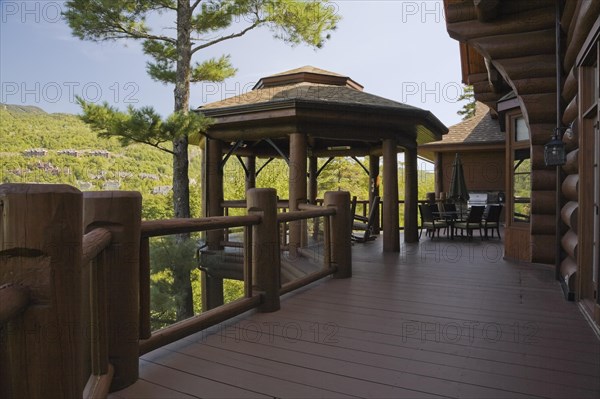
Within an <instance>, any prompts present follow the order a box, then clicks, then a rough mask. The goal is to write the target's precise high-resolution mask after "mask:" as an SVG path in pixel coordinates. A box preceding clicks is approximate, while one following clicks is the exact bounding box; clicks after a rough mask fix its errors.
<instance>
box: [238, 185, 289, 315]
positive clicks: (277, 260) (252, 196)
mask: <svg viewBox="0 0 600 399" xmlns="http://www.w3.org/2000/svg"><path fill="white" fill-rule="evenodd" d="M246 196H247V202H248V213H249V214H258V215H261V217H262V221H261V223H260V224H257V225H255V226H253V227H252V273H253V276H252V282H253V284H254V286H255V287H253V290H254V289H255V290H257V291H260V292H262V293H263V298H262V301H261V302H262V303H261V305H260V307H259V311H261V312H274V311H276V310H279V308H280V301H279V285H280V282H281V278H280V270H281V254H280V248H279V245H280V243H279V238H278V235H279V223H278V222H277V191H276V190H275V189H273V188H253V189H251V190H248V192H247V193H246Z"/></svg>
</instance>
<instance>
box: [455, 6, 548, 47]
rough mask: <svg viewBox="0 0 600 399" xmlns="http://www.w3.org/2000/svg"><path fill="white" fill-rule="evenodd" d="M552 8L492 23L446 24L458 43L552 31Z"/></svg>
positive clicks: (474, 21)
mask: <svg viewBox="0 0 600 399" xmlns="http://www.w3.org/2000/svg"><path fill="white" fill-rule="evenodd" d="M554 14H555V13H554V6H551V7H544V8H541V9H534V10H529V11H524V12H522V13H519V14H518V18H503V19H499V20H496V21H494V22H492V23H484V22H480V21H476V20H471V21H463V22H455V23H447V24H446V26H447V28H448V33H449V35H450V37H452V38H453V39H456V40H458V41H461V42H463V41H469V40H474V39H477V38H480V37H486V36H497V35H505V34H514V33H521V32H530V31H537V30H544V29H552V27H553V26H554Z"/></svg>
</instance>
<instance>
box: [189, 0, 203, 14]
mask: <svg viewBox="0 0 600 399" xmlns="http://www.w3.org/2000/svg"><path fill="white" fill-rule="evenodd" d="M200 3H202V0H196V1H195V2H194V4H192V6H191V7H190V10H191V12H194V10H195V9H196V7H198V5H199V4H200Z"/></svg>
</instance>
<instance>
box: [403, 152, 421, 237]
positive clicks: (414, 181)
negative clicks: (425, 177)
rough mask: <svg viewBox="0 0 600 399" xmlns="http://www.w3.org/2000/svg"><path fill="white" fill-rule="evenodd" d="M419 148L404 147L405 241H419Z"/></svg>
mask: <svg viewBox="0 0 600 399" xmlns="http://www.w3.org/2000/svg"><path fill="white" fill-rule="evenodd" d="M417 168H418V166H417V149H416V148H405V149H404V182H405V184H404V241H405V242H407V243H413V242H418V241H419V228H418V222H417V218H418V196H419V188H418V185H419V182H418V170H417Z"/></svg>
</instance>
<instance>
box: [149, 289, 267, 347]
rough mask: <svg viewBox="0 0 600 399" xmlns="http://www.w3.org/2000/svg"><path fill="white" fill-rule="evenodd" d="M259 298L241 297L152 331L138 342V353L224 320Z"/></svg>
mask: <svg viewBox="0 0 600 399" xmlns="http://www.w3.org/2000/svg"><path fill="white" fill-rule="evenodd" d="M260 302H261V298H260V296H259V295H254V296H252V297H250V298H242V299H238V300H236V301H233V302H229V303H227V304H225V305H222V306H219V307H218V308H216V309H211V310H208V311H206V312H203V313H201V314H199V315H197V316H194V317H190V318H189V319H186V320H183V321H181V322H179V323H176V324H171V325H170V326H168V327H165V328H163V329H161V330H158V331H155V332H153V333H152V336H151V337H150V338H148V339H146V340H142V341H140V343H139V355H140V356H141V355H144V354H146V353H148V352H151V351H153V350H155V349H158V348H160V347H162V346H165V345H167V344H170V343H172V342H175V341H177V340H179V339H182V338H184V337H187V336H188V335H191V334H193V333H196V332H198V331H201V330H203V329H206V328H209V327H212V326H214V325H216V324H219V323H221V322H223V321H225V320H228V319H231V318H233V317H235V316H238V315H240V314H242V313H244V312H247V311H248V310H251V309H254V308H256V307H258V306H259V304H260Z"/></svg>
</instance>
